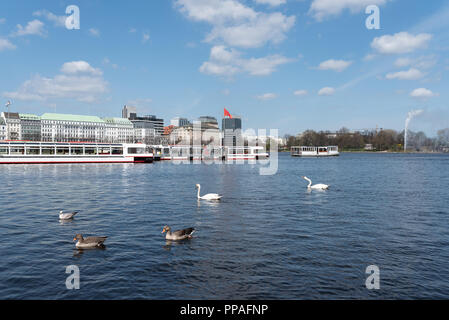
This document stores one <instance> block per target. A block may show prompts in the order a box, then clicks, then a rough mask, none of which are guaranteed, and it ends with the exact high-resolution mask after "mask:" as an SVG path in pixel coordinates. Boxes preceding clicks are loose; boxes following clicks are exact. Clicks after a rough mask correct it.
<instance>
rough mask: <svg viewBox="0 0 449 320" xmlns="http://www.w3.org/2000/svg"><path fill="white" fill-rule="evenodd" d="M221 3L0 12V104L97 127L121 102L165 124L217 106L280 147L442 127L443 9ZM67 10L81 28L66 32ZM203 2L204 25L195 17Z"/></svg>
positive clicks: (397, 4) (186, 0)
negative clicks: (362, 132)
mask: <svg viewBox="0 0 449 320" xmlns="http://www.w3.org/2000/svg"><path fill="white" fill-rule="evenodd" d="M221 3H222V4H223V3H224V4H226V5H218V2H217V1H192V0H177V1H157V2H156V1H155V2H152V3H147V2H134V3H132V4H119V3H114V4H113V5H110V4H106V3H105V2H101V1H100V2H95V3H91V2H87V1H76V2H71V1H61V2H58V3H52V4H50V3H47V2H44V1H34V2H32V3H28V2H24V1H17V2H14V3H12V4H8V7H6V6H7V5H6V4H5V3H2V4H0V8H1V9H3V10H1V12H3V13H2V14H1V15H0V57H1V59H0V66H1V68H2V70H3V71H4V72H3V74H4V75H5V76H4V77H2V78H1V79H0V87H1V91H0V94H1V96H2V100H3V101H4V102H3V103H2V104H4V103H5V102H6V101H7V100H8V99H11V100H12V102H13V104H12V105H11V106H10V111H11V112H22V113H31V114H43V113H46V112H56V113H70V114H86V115H98V116H100V117H106V116H117V117H119V116H120V107H121V106H123V105H125V104H129V105H132V106H135V107H136V108H137V111H138V113H139V114H142V115H143V114H154V115H157V116H158V117H160V118H163V119H165V125H169V124H170V123H169V120H170V119H172V118H174V117H178V116H179V117H186V118H189V119H192V118H197V117H200V116H202V115H211V116H214V117H216V118H217V119H220V118H221V115H222V110H223V108H224V107H225V108H227V109H228V110H229V111H230V112H231V113H232V114H239V115H241V116H242V120H243V121H244V123H245V128H244V129H247V128H255V129H258V128H266V129H270V128H277V129H279V133H280V135H281V136H283V135H284V134H296V133H299V132H301V131H304V130H306V129H314V130H317V131H319V130H338V129H339V128H341V127H343V126H345V127H348V128H351V129H356V128H375V127H376V126H378V127H382V128H392V129H395V130H398V131H400V130H403V127H404V121H405V119H406V117H407V113H408V112H410V111H411V110H413V109H422V110H424V112H423V113H422V114H421V115H420V116H419V117H417V118H416V119H415V120H414V121H413V123H412V124H411V127H410V129H411V130H414V131H419V130H422V131H424V132H426V133H427V134H428V135H432V136H433V135H435V133H436V130H438V129H442V128H444V127H448V126H449V123H448V116H449V115H448V110H447V104H446V101H447V93H446V92H445V90H444V88H446V87H447V84H448V83H447V79H446V78H445V75H446V73H447V71H448V70H449V59H448V56H447V48H446V47H444V46H443V45H441V43H445V41H446V42H447V38H448V36H449V34H448V32H447V29H448V28H447V26H448V21H449V6H448V5H445V4H444V1H433V2H432V3H431V4H429V3H422V2H413V5H412V4H410V2H409V1H403V0H401V1H387V0H371V1H360V3H359V4H357V5H354V4H353V2H352V1H344V0H336V1H334V2H333V6H331V5H329V3H328V2H326V1H322V0H310V1H294V0H291V1H260V0H253V1H249V0H248V1H237V0H226V1H222V2H221ZM72 4H75V5H77V6H78V7H79V9H80V29H79V30H67V29H66V28H65V26H64V25H63V23H64V20H65V18H66V17H67V15H66V14H65V9H66V7H67V6H68V5H72ZM370 4H371V5H378V7H379V9H380V29H379V30H376V29H372V30H369V29H367V28H366V26H365V20H366V18H367V17H368V14H366V13H365V8H366V6H368V5H370ZM213 5H215V6H214V7H213V9H214V10H213V11H212V12H213V15H211V16H207V17H206V16H202V15H201V12H202V11H201V10H204V9H207V8H208V6H213ZM19 9H20V10H19ZM200 9H201V10H200ZM404 11H407V14H406V15H404V14H402V12H404ZM156 12H157V14H156ZM2 111H6V109H5V108H2Z"/></svg>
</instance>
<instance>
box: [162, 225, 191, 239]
mask: <svg viewBox="0 0 449 320" xmlns="http://www.w3.org/2000/svg"><path fill="white" fill-rule="evenodd" d="M164 232H167V234H166V235H165V239H166V240H184V239H192V234H193V233H194V232H195V228H186V229H182V230H176V231H173V232H172V231H171V228H170V227H169V226H165V227H164V228H163V229H162V232H161V233H164Z"/></svg>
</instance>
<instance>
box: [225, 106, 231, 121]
mask: <svg viewBox="0 0 449 320" xmlns="http://www.w3.org/2000/svg"><path fill="white" fill-rule="evenodd" d="M223 109H224V116H225V117H226V116H228V117H229V118H231V119H232V116H231V114H230V113H229V111H228V110H226V108H223Z"/></svg>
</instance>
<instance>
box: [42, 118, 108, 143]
mask: <svg viewBox="0 0 449 320" xmlns="http://www.w3.org/2000/svg"><path fill="white" fill-rule="evenodd" d="M41 128H42V129H41V136H42V141H52V142H69V141H83V142H87V141H89V142H103V141H105V134H106V122H105V121H104V120H103V119H100V118H99V117H97V116H83V115H73V114H59V113H44V114H43V115H42V116H41Z"/></svg>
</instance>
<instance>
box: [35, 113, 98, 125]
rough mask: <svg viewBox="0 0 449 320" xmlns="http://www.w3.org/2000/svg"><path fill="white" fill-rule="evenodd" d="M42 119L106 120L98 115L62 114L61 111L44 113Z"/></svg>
mask: <svg viewBox="0 0 449 320" xmlns="http://www.w3.org/2000/svg"><path fill="white" fill-rule="evenodd" d="M41 119H42V120H55V121H78V122H99V123H104V120H103V119H101V118H99V117H97V116H82V115H75V114H61V113H44V114H43V115H42V116H41Z"/></svg>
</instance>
